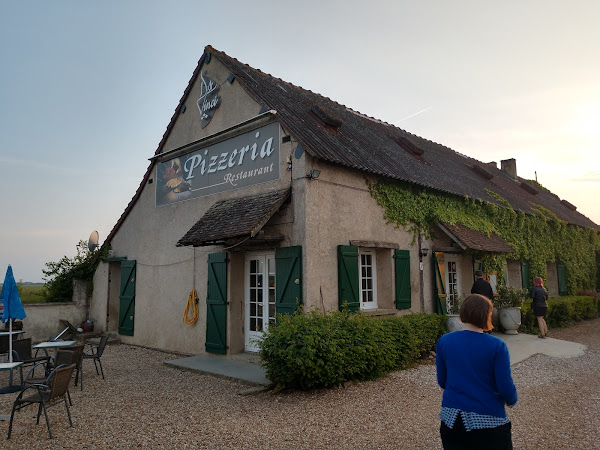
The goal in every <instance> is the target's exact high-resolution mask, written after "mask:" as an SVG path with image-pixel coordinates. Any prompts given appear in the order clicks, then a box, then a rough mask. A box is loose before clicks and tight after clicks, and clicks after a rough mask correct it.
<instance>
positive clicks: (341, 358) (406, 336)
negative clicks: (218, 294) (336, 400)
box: [260, 310, 446, 389]
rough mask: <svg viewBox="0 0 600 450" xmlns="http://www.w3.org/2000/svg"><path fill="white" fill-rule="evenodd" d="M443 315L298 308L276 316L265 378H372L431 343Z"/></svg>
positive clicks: (309, 382) (266, 341) (325, 381)
mask: <svg viewBox="0 0 600 450" xmlns="http://www.w3.org/2000/svg"><path fill="white" fill-rule="evenodd" d="M445 320H446V319H445V318H444V317H443V316H439V315H432V314H411V315H407V316H402V317H386V318H377V317H372V316H367V315H364V314H362V313H360V312H359V313H352V312H347V311H342V312H340V311H334V312H330V313H328V314H326V315H323V314H321V313H320V312H317V311H313V312H303V311H302V310H300V311H298V312H296V313H295V314H293V315H284V316H278V321H277V323H276V324H274V325H272V326H271V327H269V332H268V333H266V334H265V335H264V338H263V340H262V342H261V343H260V357H261V359H262V364H263V366H264V367H265V370H266V375H267V378H269V379H270V380H271V381H273V382H274V383H276V384H277V385H279V386H280V387H282V388H288V387H289V388H299V389H313V388H317V387H329V386H333V385H336V384H340V383H343V382H345V381H351V380H352V381H362V380H372V379H375V378H378V377H381V376H383V375H385V374H387V373H390V372H392V371H394V370H399V369H401V368H403V367H406V366H407V365H408V364H410V363H412V362H414V361H415V360H417V359H419V358H420V357H422V356H423V355H424V354H425V353H426V352H428V351H430V350H431V349H433V347H434V345H435V343H436V342H437V339H438V338H439V337H440V336H441V335H442V334H443V333H444V324H445Z"/></svg>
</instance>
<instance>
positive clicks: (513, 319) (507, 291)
mask: <svg viewBox="0 0 600 450" xmlns="http://www.w3.org/2000/svg"><path fill="white" fill-rule="evenodd" d="M526 296H527V289H517V288H515V287H514V286H498V296H494V299H493V300H492V302H493V303H494V306H495V307H496V308H498V318H499V320H500V325H502V328H504V333H505V334H517V333H518V331H517V330H518V329H519V327H520V326H521V306H522V305H523V302H524V301H525V297H526Z"/></svg>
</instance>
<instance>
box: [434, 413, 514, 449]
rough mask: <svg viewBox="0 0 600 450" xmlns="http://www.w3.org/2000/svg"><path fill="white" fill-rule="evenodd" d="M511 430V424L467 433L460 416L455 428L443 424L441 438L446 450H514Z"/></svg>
mask: <svg viewBox="0 0 600 450" xmlns="http://www.w3.org/2000/svg"><path fill="white" fill-rule="evenodd" d="M510 428H511V424H510V422H509V423H507V424H505V425H500V426H499V427H496V428H485V429H483V430H471V431H467V430H465V426H464V424H463V421H462V418H461V416H460V414H459V415H458V417H457V418H456V422H455V423H454V428H448V426H446V424H445V423H444V422H442V423H441V425H440V436H441V437H442V445H443V446H444V450H467V449H472V450H479V449H482V450H512V448H513V446H512V438H511V434H510Z"/></svg>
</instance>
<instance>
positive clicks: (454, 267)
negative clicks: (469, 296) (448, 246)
mask: <svg viewBox="0 0 600 450" xmlns="http://www.w3.org/2000/svg"><path fill="white" fill-rule="evenodd" d="M459 297H460V289H459V286H458V264H457V261H456V258H455V257H454V256H446V308H447V309H448V310H449V311H454V310H456V306H457V305H458V298H459ZM456 312H458V311H456Z"/></svg>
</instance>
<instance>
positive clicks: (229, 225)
mask: <svg viewBox="0 0 600 450" xmlns="http://www.w3.org/2000/svg"><path fill="white" fill-rule="evenodd" d="M290 193H291V189H290V188H286V189H281V190H277V191H271V192H266V193H263V194H258V195H253V196H247V197H241V198H233V199H228V200H221V201H219V202H217V203H215V204H214V205H213V206H211V207H210V208H209V209H208V211H206V214H204V215H203V216H202V218H201V219H200V220H199V221H198V222H196V224H195V225H194V226H193V227H192V228H190V229H189V231H188V232H187V233H186V234H185V235H184V236H183V237H182V238H181V239H179V241H178V242H177V246H178V247H184V246H193V247H201V246H207V245H221V244H224V243H229V242H233V241H238V242H239V241H242V240H244V239H249V238H253V237H255V236H256V235H257V234H258V232H259V231H260V230H261V229H262V227H263V226H264V225H265V224H266V223H267V222H268V221H269V219H270V218H271V217H272V216H273V214H275V213H276V212H277V210H278V209H279V208H280V207H281V206H282V205H283V204H284V203H285V202H286V201H287V200H288V199H289V198H290ZM282 238H283V236H279V237H275V238H274V239H276V240H281V239H282ZM262 240H264V239H262Z"/></svg>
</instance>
